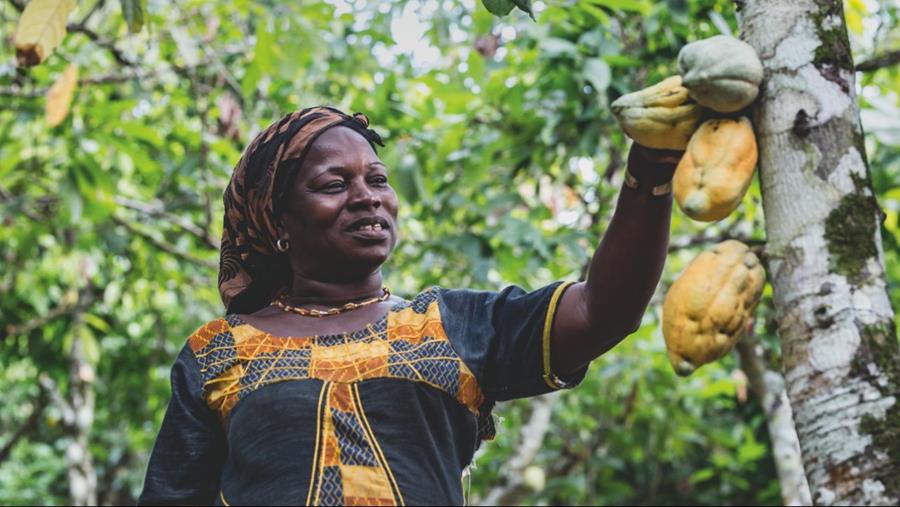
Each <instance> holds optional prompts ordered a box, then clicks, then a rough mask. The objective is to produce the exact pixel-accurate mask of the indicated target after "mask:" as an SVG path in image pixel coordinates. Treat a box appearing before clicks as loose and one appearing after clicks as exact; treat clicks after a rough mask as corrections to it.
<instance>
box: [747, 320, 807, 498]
mask: <svg viewBox="0 0 900 507" xmlns="http://www.w3.org/2000/svg"><path fill="white" fill-rule="evenodd" d="M759 349H760V347H759V345H758V344H757V342H756V338H755V337H754V336H753V333H752V329H751V332H748V333H747V336H745V337H744V338H742V339H741V340H740V341H738V342H737V345H736V347H735V350H736V351H737V355H738V358H739V359H740V364H741V369H742V370H743V371H744V372H745V373H746V374H747V380H748V381H749V383H750V390H751V391H753V394H754V396H756V397H757V398H758V399H759V403H760V405H762V408H763V411H764V413H765V415H766V424H767V426H768V429H769V438H770V439H771V441H772V456H773V458H774V460H775V469H776V470H777V472H778V479H779V483H780V484H781V498H782V501H783V502H784V505H812V497H811V495H810V491H809V484H808V483H807V481H806V476H805V475H804V468H803V460H802V458H801V456H800V440H799V439H798V437H797V429H796V427H795V426H794V420H793V411H792V410H791V403H790V401H789V400H788V397H787V393H786V392H785V389H784V377H782V376H781V374H780V373H778V372H775V371H773V370H770V369H768V368H766V365H765V363H764V362H763V359H762V357H761V356H760V350H759Z"/></svg>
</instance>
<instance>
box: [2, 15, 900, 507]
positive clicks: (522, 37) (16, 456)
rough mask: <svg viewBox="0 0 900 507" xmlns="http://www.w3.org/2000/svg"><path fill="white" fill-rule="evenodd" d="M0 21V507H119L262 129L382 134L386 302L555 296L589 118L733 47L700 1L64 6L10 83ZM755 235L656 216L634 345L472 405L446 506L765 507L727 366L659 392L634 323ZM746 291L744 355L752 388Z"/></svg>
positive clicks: (892, 70) (878, 87) (866, 56)
mask: <svg viewBox="0 0 900 507" xmlns="http://www.w3.org/2000/svg"><path fill="white" fill-rule="evenodd" d="M844 3H845V11H846V12H845V13H846V18H847V22H848V26H849V27H850V35H851V41H852V44H853V49H854V57H855V60H856V62H857V63H860V62H868V64H869V65H868V67H866V66H865V65H863V66H861V67H863V68H866V69H867V70H865V71H863V72H859V73H858V74H857V79H858V82H857V91H858V92H859V94H860V102H861V105H862V108H863V109H862V119H863V126H864V129H865V131H866V147H867V150H868V156H869V161H870V165H871V171H872V175H873V181H874V185H875V190H876V192H877V194H878V200H879V203H880V205H881V207H882V208H883V209H884V211H885V213H886V218H885V221H884V225H883V230H882V235H883V239H884V245H885V251H886V260H887V276H888V280H889V283H890V289H891V298H892V302H893V304H894V308H895V309H897V308H900V262H898V255H900V248H897V242H898V240H900V224H898V213H900V109H898V105H900V96H898V95H900V70H898V66H897V65H893V66H891V65H890V64H885V63H884V62H883V60H882V61H880V60H878V57H879V56H881V55H883V54H885V53H886V52H892V51H893V52H896V51H897V49H898V48H900V28H898V25H897V16H898V10H900V3H898V2H896V1H894V0H847V1H845V2H844ZM24 4H25V2H24V0H0V35H2V38H3V40H4V45H3V50H2V51H3V53H2V55H0V104H2V107H0V263H2V264H0V266H2V267H0V337H2V340H0V392H2V393H3V400H4V403H3V404H0V504H29V503H38V504H49V503H53V504H65V503H69V502H71V501H72V498H75V497H74V496H73V492H72V491H71V489H72V485H71V483H70V480H69V477H71V473H72V470H71V469H73V468H75V467H81V468H82V469H84V468H85V467H87V469H86V470H82V472H83V473H84V474H87V475H88V476H95V477H96V494H97V501H98V502H100V503H105V504H111V503H133V502H134V501H135V499H136V496H137V494H138V493H139V492H140V489H141V485H142V482H143V474H144V470H145V466H146V461H147V458H148V455H149V450H150V448H151V446H152V444H153V441H154V439H155V436H156V432H157V430H158V428H159V424H160V422H161V419H162V415H163V412H164V410H165V407H166V404H167V403H168V399H169V383H168V372H169V368H170V366H171V363H172V362H173V360H174V357H175V355H176V353H177V351H178V350H179V348H180V347H181V346H182V344H183V342H184V340H185V338H186V337H187V336H188V335H189V334H190V333H191V332H192V331H193V330H194V329H195V328H197V327H198V326H200V325H201V324H203V323H204V322H205V321H207V320H209V319H212V318H214V317H216V316H219V315H221V314H222V312H223V308H222V305H221V302H220V301H219V297H218V292H217V290H216V273H217V262H218V250H217V245H218V238H219V237H220V234H221V227H222V224H221V213H222V204H221V196H222V191H223V189H224V187H225V185H226V183H227V181H228V178H229V177H230V174H231V170H232V167H233V165H234V164H235V163H236V162H237V160H238V157H239V156H240V153H241V150H242V149H243V146H244V145H245V143H246V142H247V141H248V140H250V139H251V138H252V137H253V136H254V135H255V134H256V133H257V132H258V131H259V130H260V129H261V128H263V127H265V126H266V125H267V124H268V123H269V122H271V121H273V120H274V119H276V118H278V117H280V116H281V115H282V114H284V113H286V112H289V111H292V110H296V109H300V108H303V107H306V106H310V105H315V104H333V105H336V106H338V107H340V108H342V109H344V110H345V111H348V112H354V111H362V112H365V113H366V114H367V115H368V116H369V118H370V119H371V121H372V125H373V126H374V128H376V130H378V131H379V132H380V133H381V134H382V135H383V136H384V138H385V140H386V141H387V147H386V148H384V149H383V150H381V156H382V158H383V160H385V162H386V163H387V165H388V167H389V168H390V171H391V179H392V184H393V186H394V188H395V189H396V190H397V192H398V194H399V196H400V198H401V202H402V208H401V225H402V231H401V234H402V239H401V243H400V244H399V246H398V249H397V251H396V252H395V254H394V256H393V257H392V259H391V260H390V262H389V265H388V266H387V267H386V273H387V284H388V286H389V287H391V289H392V290H393V291H394V292H395V293H398V294H400V295H403V296H409V295H412V294H415V293H416V292H418V291H419V290H420V289H422V288H424V287H427V286H429V285H432V284H437V285H442V286H465V287H473V288H486V289H499V288H501V287H503V286H504V285H507V284H511V283H515V284H519V285H522V286H524V287H527V288H537V287H540V286H542V285H544V284H546V283H549V282H551V281H553V280H557V279H577V278H579V277H580V276H581V275H582V272H583V269H584V266H585V263H586V262H587V260H588V258H589V255H591V253H592V249H593V248H594V247H595V246H596V245H597V243H598V239H599V238H600V236H601V235H602V233H603V230H604V228H605V227H606V224H607V222H608V219H609V217H610V214H611V211H612V207H613V205H614V199H615V196H616V194H617V192H618V188H619V186H620V185H621V180H622V171H623V166H624V158H625V156H626V154H627V144H628V143H627V141H626V139H625V138H624V137H623V135H622V133H621V132H620V131H619V130H618V128H617V126H616V123H615V120H614V119H613V118H612V116H611V114H610V112H609V109H608V107H607V106H608V104H609V103H610V102H611V101H612V100H614V99H615V98H616V97H618V96H619V95H621V94H623V93H627V92H630V91H634V90H636V89H638V88H641V87H643V86H646V85H649V84H652V83H655V82H657V81H659V80H661V79H662V78H664V77H666V76H668V75H671V74H673V73H674V72H675V57H676V55H677V53H678V50H679V49H680V48H681V46H682V45H684V44H685V43H687V42H690V41H693V40H697V39H701V38H705V37H709V36H712V35H715V34H717V33H735V31H736V27H737V21H736V18H735V12H734V8H733V5H732V3H731V2H727V1H721V0H665V1H655V2H654V1H651V0H552V1H549V2H546V3H543V2H534V4H533V10H534V16H535V20H532V19H531V18H530V17H529V16H528V15H527V14H525V13H523V12H521V11H514V12H513V13H511V14H510V15H508V16H505V17H500V18H498V17H494V16H492V15H491V14H490V13H489V12H488V11H487V10H486V9H485V7H484V6H483V5H482V4H481V3H480V2H478V3H476V2H475V1H474V0H464V1H451V0H445V1H436V0H426V1H417V0H409V1H386V0H385V1H378V2H364V1H361V0H357V1H344V0H334V1H321V0H308V1H304V2H273V1H266V2H250V1H248V0H237V1H232V2H205V1H199V0H149V1H148V0H122V1H121V2H117V1H105V0H84V1H81V2H79V3H78V4H77V7H76V9H75V11H74V13H73V14H72V15H71V16H70V17H69V30H68V31H69V33H68V35H67V36H66V38H65V40H64V41H63V44H62V45H61V46H60V47H59V48H58V49H57V50H56V52H55V53H54V54H53V55H51V56H50V58H49V59H48V60H47V61H46V62H44V63H43V64H41V65H38V66H36V67H33V68H29V69H23V68H18V67H17V66H16V63H15V55H14V49H13V45H12V44H11V43H10V42H11V38H12V34H13V32H14V31H15V26H16V22H17V20H18V17H19V15H20V13H21V9H22V8H23V6H24ZM735 34H736V33H735ZM879 61H880V62H881V63H879ZM70 64H74V65H75V66H77V68H78V70H79V81H78V85H77V88H76V90H75V96H74V99H73V101H72V104H71V109H70V111H69V113H68V115H67V116H66V118H65V119H64V120H63V121H62V122H61V123H60V124H59V125H57V126H54V127H50V126H49V125H48V122H47V120H46V118H45V102H46V95H47V91H48V88H49V87H50V86H51V85H52V84H53V83H54V82H55V81H56V80H57V79H59V78H60V76H61V75H62V74H63V70H64V69H65V68H66V67H67V66H69V65H70ZM762 220H763V216H762V207H761V205H760V199H759V189H758V186H757V184H756V183H754V186H753V187H752V188H751V190H750V193H749V194H748V197H747V198H745V200H744V203H743V204H742V206H741V207H740V208H739V210H738V212H736V213H735V214H733V215H732V216H731V217H729V218H728V219H726V220H724V221H722V222H719V223H716V224H700V223H697V222H692V221H690V220H688V219H687V218H686V217H684V216H683V215H682V214H681V213H680V212H678V211H676V212H675V216H674V221H673V227H672V246H671V255H670V257H669V260H668V263H667V267H666V272H665V274H664V278H663V282H662V283H661V285H660V288H659V291H658V293H657V296H656V297H655V299H654V302H653V304H652V306H651V308H650V310H649V311H648V312H647V314H646V317H645V319H644V325H643V327H642V328H641V329H640V330H639V331H638V332H637V333H635V334H634V335H633V336H631V337H630V338H628V339H627V340H626V341H625V342H623V343H622V344H621V345H620V346H618V347H617V348H616V349H615V350H613V351H612V352H610V353H608V354H606V355H605V356H603V357H602V358H600V359H598V360H596V361H595V362H594V364H593V366H592V367H591V370H590V372H589V375H588V378H587V380H586V381H585V382H584V384H582V386H581V387H579V388H578V389H577V390H574V391H572V392H566V393H563V394H561V395H554V396H551V397H549V398H544V399H542V400H541V401H540V402H535V401H533V400H524V401H518V402H513V403H507V404H503V405H501V406H500V407H499V408H498V410H497V413H498V414H499V415H500V416H501V422H500V424H499V427H498V432H499V435H498V438H497V440H496V441H494V442H492V443H489V444H488V445H485V446H483V447H482V449H481V451H479V454H478V455H477V457H476V460H475V463H474V466H473V467H472V470H471V475H470V476H469V477H468V478H467V479H466V488H467V490H468V493H469V499H470V501H473V502H478V501H484V500H485V499H487V500H492V499H493V500H496V499H497V498H505V499H507V500H509V499H515V501H517V502H521V503H525V504H560V503H562V504H644V505H656V504H683V503H692V504H709V505H719V504H740V505H744V504H779V503H781V501H782V499H781V496H780V488H779V484H778V480H777V477H776V475H775V468H774V463H773V455H772V449H771V444H770V441H769V437H768V434H767V430H766V420H765V415H764V413H763V411H762V409H761V407H760V405H759V402H758V400H757V399H756V398H755V397H754V396H753V395H752V394H748V385H747V377H746V376H745V375H744V374H743V372H742V371H741V370H740V369H739V366H738V362H737V361H736V359H735V358H734V357H731V356H728V357H726V358H724V359H723V360H721V361H719V362H718V363H716V364H713V365H709V366H707V367H704V368H702V369H701V370H700V371H699V372H698V373H696V374H695V375H694V376H692V377H690V378H687V379H681V378H678V377H676V376H675V375H674V373H673V372H672V370H671V368H670V366H669V365H668V362H667V359H666V357H665V345H664V342H663V339H662V335H661V333H660V330H659V327H658V322H659V316H660V303H661V296H662V295H663V294H664V293H665V289H666V287H667V286H668V285H669V284H670V283H671V281H672V279H673V278H674V277H675V276H676V275H677V274H678V273H679V272H680V270H681V269H682V268H683V267H684V266H685V265H686V263H687V262H688V261H690V259H692V258H693V256H695V255H696V254H697V253H699V251H701V250H702V249H704V248H707V247H709V246H710V245H711V244H714V243H715V242H718V241H720V240H721V239H724V238H729V237H734V238H739V239H742V240H744V241H746V242H751V243H754V242H755V243H759V242H761V241H763V240H764V231H763V228H762ZM770 294H771V289H770V288H768V287H767V289H766V296H764V300H763V303H762V305H761V306H760V308H759V309H758V311H757V319H756V322H755V333H756V335H757V338H758V340H759V341H760V343H761V344H762V346H763V349H764V351H765V359H766V361H767V363H768V365H769V367H770V368H773V369H775V370H777V369H778V366H777V365H778V361H779V347H778V340H777V337H776V335H775V331H776V329H775V325H774V319H773V309H772V306H771V298H770ZM536 403H539V404H536ZM538 409H540V410H542V411H544V412H545V413H546V414H547V415H548V417H544V418H543V419H542V418H541V417H539V415H540V414H536V412H537V411H538ZM523 428H524V429H523ZM529 438H531V439H532V440H533V439H535V438H537V441H538V443H539V444H540V445H539V446H537V447H535V448H534V449H533V450H532V451H533V452H525V455H523V449H525V450H527V449H529V446H528V445H526V441H527V440H528V439H529ZM79 441H81V442H82V443H84V444H86V446H87V450H88V454H87V455H80V451H79V449H81V447H79V446H78V445H75V444H77V443H78V442H79ZM81 454H83V453H81ZM516 460H518V461H516ZM523 460H524V461H523ZM510 463H513V464H515V465H517V466H515V467H511V465H510ZM513 475H515V476H513ZM517 481H518V482H517ZM512 486H515V491H514V492H512V493H511V492H510V491H509V489H510V488H511V487H512ZM89 487H92V486H89ZM504 488H505V489H504ZM507 494H511V495H512V496H500V497H498V496H497V495H507Z"/></svg>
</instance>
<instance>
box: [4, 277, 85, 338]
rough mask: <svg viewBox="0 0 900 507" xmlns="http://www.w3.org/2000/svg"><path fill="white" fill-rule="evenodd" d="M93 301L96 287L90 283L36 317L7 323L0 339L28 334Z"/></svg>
mask: <svg viewBox="0 0 900 507" xmlns="http://www.w3.org/2000/svg"><path fill="white" fill-rule="evenodd" d="M93 301H94V287H93V286H91V285H88V286H87V287H85V288H83V289H81V290H80V291H78V293H77V295H76V296H75V297H74V298H72V299H66V298H65V297H64V298H63V301H62V302H60V304H58V305H57V306H55V307H54V308H52V309H50V311H48V312H47V313H45V314H43V315H39V316H37V317H35V318H34V319H31V320H29V321H27V322H23V323H21V324H9V325H7V326H6V328H5V329H3V330H0V339H5V338H6V337H7V336H15V335H26V334H28V333H30V332H31V331H33V330H35V329H37V328H39V327H44V326H45V325H47V324H48V323H50V322H52V321H53V320H56V319H58V318H59V317H63V316H66V315H71V314H74V313H78V312H81V311H84V310H85V309H86V308H87V307H88V306H90V305H91V303H93Z"/></svg>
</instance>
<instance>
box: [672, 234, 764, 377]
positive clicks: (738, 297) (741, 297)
mask: <svg viewBox="0 0 900 507" xmlns="http://www.w3.org/2000/svg"><path fill="white" fill-rule="evenodd" d="M764 283H765V271H764V270H763V268H762V266H761V265H760V263H759V259H758V258H757V257H756V255H754V254H753V252H751V251H750V248H749V247H747V245H745V244H743V243H741V242H740V241H735V240H728V241H723V242H722V243H719V244H718V245H716V246H715V247H713V248H712V249H711V250H708V251H706V252H703V253H702V254H700V255H699V256H697V258H696V259H694V260H693V261H691V263H690V264H688V266H687V268H685V270H684V272H683V273H682V274H681V277H679V278H678V280H676V281H675V283H673V284H672V287H671V288H670V289H669V293H668V294H666V299H665V302H664V303H663V320H662V325H663V336H665V339H666V348H667V349H668V355H669V362H670V363H672V367H673V368H674V369H675V372H676V373H678V374H679V375H682V376H686V375H690V374H691V373H693V372H694V370H696V369H697V368H699V367H700V366H702V365H704V364H706V363H710V362H712V361H715V360H716V359H719V358H720V357H722V356H724V355H725V354H727V353H728V351H729V350H731V348H732V347H733V346H734V344H735V343H737V341H738V339H740V337H741V335H742V334H743V332H744V329H745V328H746V326H747V323H748V322H749V321H750V317H751V315H752V313H753V310H754V309H755V308H756V305H757V303H759V297H760V295H761V294H762V288H763V284H764Z"/></svg>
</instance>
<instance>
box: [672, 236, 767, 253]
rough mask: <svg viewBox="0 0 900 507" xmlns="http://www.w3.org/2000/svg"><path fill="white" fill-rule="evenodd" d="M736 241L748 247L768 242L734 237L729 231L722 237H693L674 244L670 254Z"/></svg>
mask: <svg viewBox="0 0 900 507" xmlns="http://www.w3.org/2000/svg"><path fill="white" fill-rule="evenodd" d="M729 239H735V240H738V241H740V242H741V243H744V244H746V245H748V246H751V247H753V246H765V244H766V240H764V239H752V238H747V237H744V236H732V235H730V234H728V233H727V231H726V232H725V233H724V234H722V235H720V236H712V237H707V236H693V237H690V238H688V239H687V241H679V242H677V243H676V242H673V243H670V244H669V253H672V252H677V251H679V250H684V249H686V248H693V247H695V246H702V245H708V244H710V243H721V242H723V241H726V240H729Z"/></svg>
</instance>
